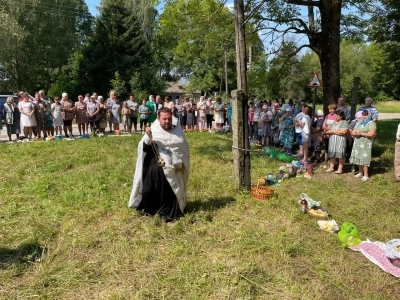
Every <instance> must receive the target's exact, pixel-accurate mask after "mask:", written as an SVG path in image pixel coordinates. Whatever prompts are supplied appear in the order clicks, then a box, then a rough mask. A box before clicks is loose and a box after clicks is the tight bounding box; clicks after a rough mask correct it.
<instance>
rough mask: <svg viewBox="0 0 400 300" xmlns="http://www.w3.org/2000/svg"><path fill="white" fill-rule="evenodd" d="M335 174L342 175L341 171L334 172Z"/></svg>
mask: <svg viewBox="0 0 400 300" xmlns="http://www.w3.org/2000/svg"><path fill="white" fill-rule="evenodd" d="M335 174H343V171H335Z"/></svg>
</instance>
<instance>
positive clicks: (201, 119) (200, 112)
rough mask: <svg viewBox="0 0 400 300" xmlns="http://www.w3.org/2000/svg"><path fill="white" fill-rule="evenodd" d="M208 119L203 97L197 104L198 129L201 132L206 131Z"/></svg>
mask: <svg viewBox="0 0 400 300" xmlns="http://www.w3.org/2000/svg"><path fill="white" fill-rule="evenodd" d="M206 118H207V117H206V100H205V99H204V96H201V97H200V100H199V102H198V103H197V128H199V131H200V132H201V131H204V130H206V123H207V119H206Z"/></svg>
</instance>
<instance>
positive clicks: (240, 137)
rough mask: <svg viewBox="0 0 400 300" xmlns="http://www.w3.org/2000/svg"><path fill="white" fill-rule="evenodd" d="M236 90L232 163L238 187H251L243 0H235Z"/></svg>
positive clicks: (234, 94)
mask: <svg viewBox="0 0 400 300" xmlns="http://www.w3.org/2000/svg"><path fill="white" fill-rule="evenodd" d="M234 8H235V10H234V12H235V33H236V72H237V89H238V90H237V91H232V96H233V97H232V98H233V103H232V117H233V128H232V129H233V163H234V178H235V180H236V182H235V183H236V186H237V188H238V189H241V188H245V189H248V190H249V189H250V187H251V176H250V152H249V151H248V150H249V147H250V145H249V144H250V143H249V138H248V136H249V133H248V126H247V120H248V116H247V81H246V64H247V60H246V39H245V28H244V26H245V24H244V4H243V0H235V2H234Z"/></svg>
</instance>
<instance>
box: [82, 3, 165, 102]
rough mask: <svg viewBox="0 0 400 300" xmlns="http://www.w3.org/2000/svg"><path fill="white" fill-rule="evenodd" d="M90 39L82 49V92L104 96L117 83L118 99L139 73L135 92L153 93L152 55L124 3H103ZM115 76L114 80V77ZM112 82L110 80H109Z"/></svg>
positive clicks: (125, 93)
mask: <svg viewBox="0 0 400 300" xmlns="http://www.w3.org/2000/svg"><path fill="white" fill-rule="evenodd" d="M102 4H103V6H102V8H101V11H100V16H99V17H98V18H97V19H96V26H95V30H94V34H93V36H92V37H91V38H90V39H89V42H88V43H87V45H85V47H83V49H82V59H81V60H80V62H79V69H78V84H79V86H80V87H81V88H82V89H84V90H86V91H96V92H98V93H102V94H107V93H108V92H109V90H111V89H112V87H113V86H112V85H113V84H112V82H113V83H115V82H116V81H115V80H117V81H118V83H119V84H118V86H119V89H120V90H121V91H124V92H123V94H122V95H121V96H127V92H130V91H132V89H133V87H132V86H130V82H131V79H132V76H134V75H135V74H139V77H140V78H139V80H138V81H136V84H139V85H140V87H135V89H140V90H146V91H153V90H154V89H157V88H158V87H159V86H160V84H159V82H158V81H157V80H156V70H152V69H151V66H152V63H153V55H152V51H151V48H150V44H149V42H148V41H146V40H145V36H144V34H143V32H142V27H141V25H140V24H139V22H138V20H137V17H136V14H135V13H134V12H133V11H131V10H129V9H128V7H127V2H126V1H125V0H117V1H103V3H102ZM116 74H118V78H116V77H115V76H116ZM113 80H114V81H113ZM121 84H122V85H124V86H122V85H121Z"/></svg>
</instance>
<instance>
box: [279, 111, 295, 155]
mask: <svg viewBox="0 0 400 300" xmlns="http://www.w3.org/2000/svg"><path fill="white" fill-rule="evenodd" d="M282 110H283V109H282ZM293 120H294V117H293V114H292V108H291V107H290V106H287V107H286V108H285V114H284V115H283V116H282V117H281V118H280V119H279V123H282V136H281V145H282V146H283V150H284V151H285V153H286V154H287V155H292V146H293V139H294V121H293Z"/></svg>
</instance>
